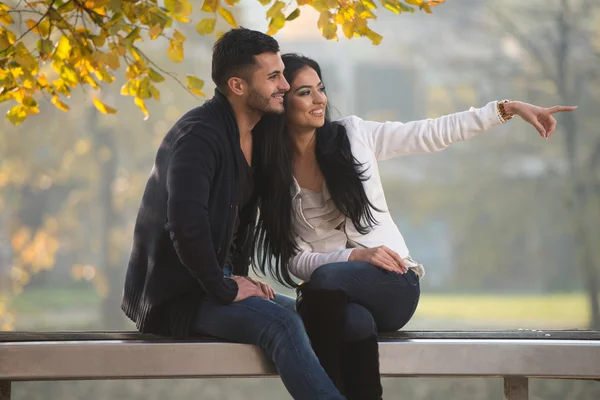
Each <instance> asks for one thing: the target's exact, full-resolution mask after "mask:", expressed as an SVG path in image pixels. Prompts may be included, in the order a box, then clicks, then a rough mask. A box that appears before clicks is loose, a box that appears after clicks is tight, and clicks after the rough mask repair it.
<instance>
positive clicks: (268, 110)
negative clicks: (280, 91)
mask: <svg viewBox="0 0 600 400" xmlns="http://www.w3.org/2000/svg"><path fill="white" fill-rule="evenodd" d="M271 99H272V95H271V96H263V95H261V94H260V93H259V92H258V91H257V90H255V89H251V91H250V93H249V94H248V100H247V104H248V107H249V108H250V109H252V110H254V111H257V112H259V113H261V114H263V115H266V114H281V113H283V107H282V108H273V107H271Z"/></svg>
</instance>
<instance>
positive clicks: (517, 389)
mask: <svg viewBox="0 0 600 400" xmlns="http://www.w3.org/2000/svg"><path fill="white" fill-rule="evenodd" d="M504 400H529V380H528V379H527V378H524V377H521V376H515V377H506V378H504Z"/></svg>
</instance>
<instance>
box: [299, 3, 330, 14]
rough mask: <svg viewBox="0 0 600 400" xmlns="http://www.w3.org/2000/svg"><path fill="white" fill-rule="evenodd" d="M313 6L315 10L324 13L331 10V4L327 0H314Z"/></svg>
mask: <svg viewBox="0 0 600 400" xmlns="http://www.w3.org/2000/svg"><path fill="white" fill-rule="evenodd" d="M298 5H300V3H298ZM312 6H313V8H314V9H315V10H317V11H318V12H320V13H322V12H325V11H328V10H329V6H328V5H327V3H326V2H325V0H313V2H312Z"/></svg>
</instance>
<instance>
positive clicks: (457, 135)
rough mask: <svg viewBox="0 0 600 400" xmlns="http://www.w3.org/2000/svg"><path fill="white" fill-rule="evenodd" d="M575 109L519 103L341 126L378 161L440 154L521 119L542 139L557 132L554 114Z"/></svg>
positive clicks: (352, 120) (353, 121) (348, 121)
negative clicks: (366, 147) (415, 118)
mask: <svg viewBox="0 0 600 400" xmlns="http://www.w3.org/2000/svg"><path fill="white" fill-rule="evenodd" d="M574 109H575V107H564V106H554V107H550V108H544V107H538V106H535V105H533V104H528V103H523V102H519V101H509V102H504V101H503V102H497V101H492V102H490V103H488V104H487V105H486V106H484V107H482V108H471V109H470V110H468V111H462V112H458V113H454V114H449V115H445V116H442V117H439V118H430V119H424V120H419V121H411V122H407V123H402V122H383V123H381V122H374V121H364V120H362V119H360V118H358V117H350V118H347V119H345V120H343V121H342V122H343V123H344V124H345V125H346V126H347V127H348V128H349V129H351V130H352V131H353V134H356V135H358V136H359V137H360V138H362V139H363V140H364V142H365V143H366V144H367V145H368V146H369V147H370V148H371V149H372V150H373V152H374V153H375V155H376V157H377V159H378V160H385V159H388V158H392V157H396V156H401V155H409V154H421V153H431V152H437V151H441V150H443V149H445V148H446V147H448V146H450V145H451V144H453V143H456V142H460V141H464V140H467V139H470V138H472V137H473V136H476V135H477V134H479V133H481V132H483V131H485V130H487V129H490V128H492V127H494V126H497V125H501V124H503V123H505V122H507V121H508V120H509V119H510V118H512V116H514V115H518V116H520V117H521V118H523V120H525V121H527V122H528V123H530V124H532V125H533V126H534V127H535V128H536V130H537V131H538V132H539V134H540V135H541V136H543V137H548V136H550V135H551V134H552V133H553V132H554V129H555V128H556V120H555V119H554V117H553V114H555V113H557V112H563V111H573V110H574Z"/></svg>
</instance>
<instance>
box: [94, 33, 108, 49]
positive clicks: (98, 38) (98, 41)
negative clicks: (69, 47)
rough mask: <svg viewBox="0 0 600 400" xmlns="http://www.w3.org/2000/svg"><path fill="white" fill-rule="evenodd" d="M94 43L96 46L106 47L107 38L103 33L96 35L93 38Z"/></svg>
mask: <svg viewBox="0 0 600 400" xmlns="http://www.w3.org/2000/svg"><path fill="white" fill-rule="evenodd" d="M92 42H94V45H95V46H97V47H102V46H104V43H106V36H105V35H104V34H103V33H100V34H99V35H94V36H92Z"/></svg>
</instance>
